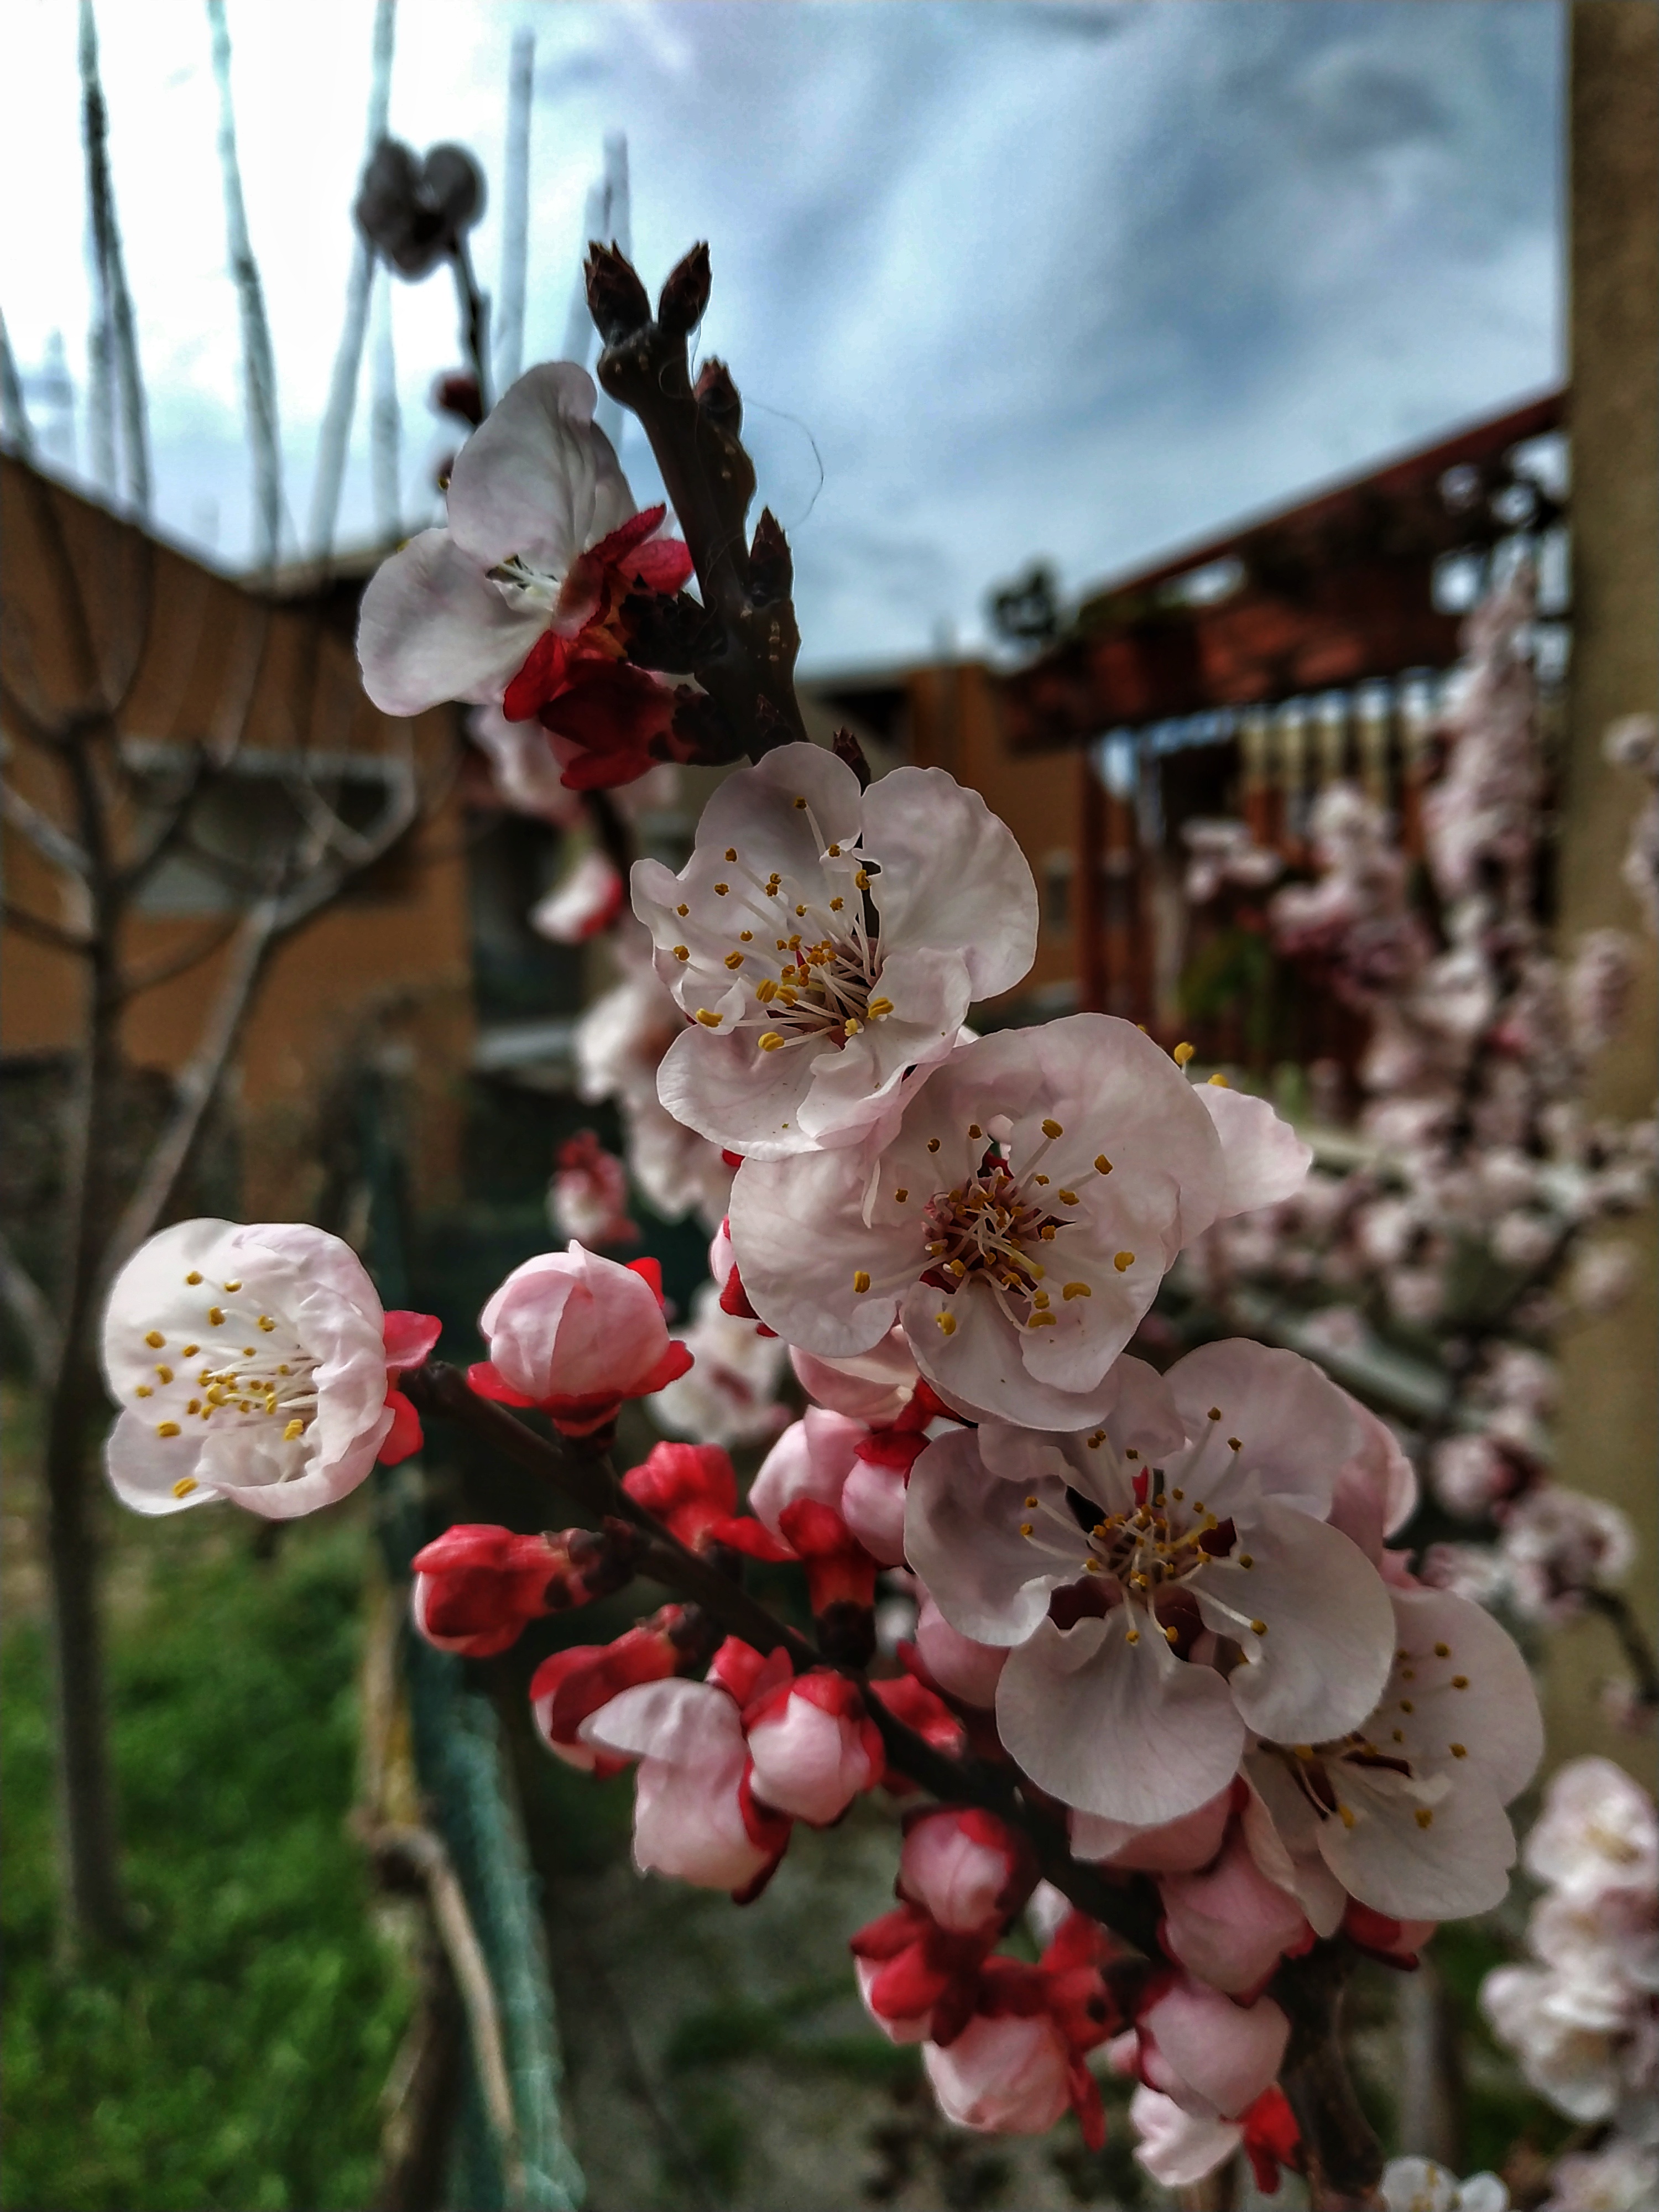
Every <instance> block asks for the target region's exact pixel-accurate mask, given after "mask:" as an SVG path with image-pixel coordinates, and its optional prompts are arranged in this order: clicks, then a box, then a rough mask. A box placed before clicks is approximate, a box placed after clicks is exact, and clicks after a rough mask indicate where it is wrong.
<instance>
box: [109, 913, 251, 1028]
mask: <svg viewBox="0 0 1659 2212" xmlns="http://www.w3.org/2000/svg"><path fill="white" fill-rule="evenodd" d="M241 919H242V918H241V916H240V915H236V914H233V915H228V916H227V917H226V919H225V920H224V921H219V922H216V923H214V925H213V926H212V927H211V928H210V929H208V930H206V931H204V933H203V934H202V935H201V936H200V937H198V938H197V939H194V940H193V942H192V943H191V944H190V945H186V946H185V948H184V950H183V951H179V952H173V953H168V954H167V956H166V957H165V958H163V959H160V960H155V961H152V962H151V963H150V964H149V967H147V968H134V969H127V970H126V971H125V972H124V973H123V974H121V975H118V977H117V979H116V982H115V986H114V990H113V996H114V997H115V999H116V1000H118V1002H119V1003H120V1004H122V1005H124V1006H125V1003H126V1002H127V1000H129V999H137V998H141V997H142V996H143V994H144V993H145V992H146V991H155V990H158V989H159V988H160V987H161V985H162V984H163V983H170V982H172V981H173V977H174V976H175V975H186V974H188V972H189V971H190V969H192V968H197V967H199V966H200V965H201V963H202V962H203V961H204V960H210V959H211V958H212V957H213V955H214V954H215V953H216V951H218V950H219V947H220V946H221V945H224V944H226V943H228V941H229V939H231V938H233V937H234V936H235V934H236V932H237V930H238V929H239V928H240V927H241Z"/></svg>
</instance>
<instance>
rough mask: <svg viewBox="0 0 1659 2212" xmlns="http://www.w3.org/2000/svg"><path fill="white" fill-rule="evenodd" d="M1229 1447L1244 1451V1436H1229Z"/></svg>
mask: <svg viewBox="0 0 1659 2212" xmlns="http://www.w3.org/2000/svg"><path fill="white" fill-rule="evenodd" d="M1227 1449H1228V1450H1229V1451H1243V1449H1244V1439H1243V1437H1228V1439H1227Z"/></svg>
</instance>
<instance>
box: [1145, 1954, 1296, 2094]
mask: <svg viewBox="0 0 1659 2212" xmlns="http://www.w3.org/2000/svg"><path fill="white" fill-rule="evenodd" d="M1135 2030H1136V2034H1137V2036H1138V2038H1139V2051H1138V2053H1137V2058H1136V2070H1137V2071H1138V2072H1139V2076H1140V2079H1141V2080H1142V2081H1144V2082H1145V2083H1146V2086H1147V2087H1148V2088H1152V2089H1158V2090H1160V2091H1161V2092H1162V2093H1163V2094H1164V2096H1166V2097H1172V2098H1173V2099H1174V2100H1175V2101H1176V2104H1178V2105H1180V2106H1182V2108H1183V2109H1184V2110H1186V2111H1187V2112H1192V2113H1194V2114H1195V2115H1196V2116H1197V2117H1199V2118H1206V2119H1213V2118H1222V2119H1237V2118H1239V2117H1240V2115H1241V2114H1242V2113H1243V2112H1246V2111H1247V2110H1248V2109H1249V2106H1251V2105H1253V2104H1254V2103H1255V2100H1256V2099H1257V2098H1258V2097H1259V2096H1261V2094H1262V2093H1263V2091H1264V2090H1266V2089H1267V2088H1269V2087H1272V2085H1273V2081H1274V2080H1275V2079H1276V2077H1277V2075H1278V2073H1279V2066H1280V2064H1281V2063H1282V2062H1283V2060H1284V2057H1285V2045H1286V2044H1287V2042H1288V2041H1289V2039H1290V2033H1291V2024H1290V2022H1289V2021H1288V2020H1286V2018H1285V2015H1284V2014H1283V2013H1282V2012H1281V2011H1280V2010H1279V2007H1278V2006H1277V2005H1276V2004H1275V2003H1274V2002H1273V1999H1272V1998H1271V1997H1258V1998H1257V1999H1256V2001H1255V2003H1254V2004H1240V2003H1238V2002H1236V2001H1235V2000H1234V1999H1233V1998H1231V1997H1229V1996H1223V1995H1222V1993H1221V1992H1220V1990H1213V1989H1212V1988H1211V1987H1210V1986H1209V1984H1207V1983H1206V1982H1200V1981H1198V1980H1196V1979H1195V1978H1194V1977H1193V1976H1192V1975H1191V1974H1188V1973H1183V1972H1178V1971H1173V1970H1172V1971H1171V1972H1170V1973H1169V1974H1168V1975H1160V1976H1158V1977H1157V1978H1155V1979H1154V1980H1153V1982H1152V1984H1150V1985H1149V1988H1148V1990H1147V1994H1146V1996H1145V1997H1144V1998H1143V1999H1142V2001H1141V2004H1140V2007H1139V2009H1138V2011H1137V2013H1136V2015H1135Z"/></svg>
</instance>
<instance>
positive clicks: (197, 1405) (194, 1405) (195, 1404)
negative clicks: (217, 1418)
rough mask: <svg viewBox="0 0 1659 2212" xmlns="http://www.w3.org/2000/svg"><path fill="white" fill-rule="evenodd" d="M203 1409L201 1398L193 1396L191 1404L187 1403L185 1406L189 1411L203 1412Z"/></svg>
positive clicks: (186, 1410)
mask: <svg viewBox="0 0 1659 2212" xmlns="http://www.w3.org/2000/svg"><path fill="white" fill-rule="evenodd" d="M201 1410H202V1401H201V1400H200V1399H199V1398H192V1399H191V1401H190V1403H189V1405H187V1406H186V1407H185V1412H186V1413H200V1412H201Z"/></svg>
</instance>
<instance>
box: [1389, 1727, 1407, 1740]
mask: <svg viewBox="0 0 1659 2212" xmlns="http://www.w3.org/2000/svg"><path fill="white" fill-rule="evenodd" d="M1392 1741H1394V1742H1395V1743H1404V1741H1406V1731H1405V1729H1395V1731H1394V1734H1393V1737H1392Z"/></svg>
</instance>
